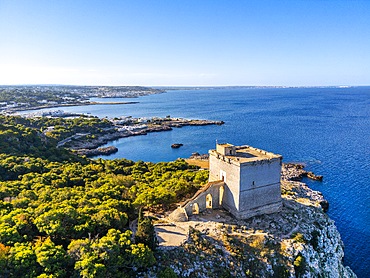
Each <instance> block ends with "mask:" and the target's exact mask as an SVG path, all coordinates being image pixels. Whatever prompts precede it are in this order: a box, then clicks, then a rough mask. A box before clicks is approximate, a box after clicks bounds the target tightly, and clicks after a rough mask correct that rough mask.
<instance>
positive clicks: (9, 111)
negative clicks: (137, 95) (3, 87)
mask: <svg viewBox="0 0 370 278" xmlns="http://www.w3.org/2000/svg"><path fill="white" fill-rule="evenodd" d="M136 103H139V101H117V102H95V101H94V102H79V103H58V104H53V105H40V106H34V107H20V108H19V109H18V108H10V109H7V110H5V111H2V113H4V112H5V113H15V112H22V111H29V110H41V109H52V108H58V107H71V106H89V105H117V104H136Z"/></svg>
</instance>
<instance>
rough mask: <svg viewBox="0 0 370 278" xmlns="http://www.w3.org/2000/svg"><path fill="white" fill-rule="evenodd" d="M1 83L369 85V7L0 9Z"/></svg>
mask: <svg viewBox="0 0 370 278" xmlns="http://www.w3.org/2000/svg"><path fill="white" fill-rule="evenodd" d="M0 84H80V85H153V86H155V85H179V86H181V85H199V86H200V85H203V86H204V85H287V86H305V85H311V86H316V85H370V1H367V0H365V1H356V0H348V1H339V0H338V1H326V0H316V1H315V0H307V1H304V0H292V1H263V0H256V1H248V0H244V1H243V0H239V1H238V0H232V1H229V0H223V1H218V0H182V1H178V0H166V1H164V0H147V1H141V0H130V1H124V0H121V1H120V0H116V1H113V0H99V1H93V0H84V1H82V0H58V1H55V0H43V1H42V0H27V1H26V0H24V1H21V0H0Z"/></svg>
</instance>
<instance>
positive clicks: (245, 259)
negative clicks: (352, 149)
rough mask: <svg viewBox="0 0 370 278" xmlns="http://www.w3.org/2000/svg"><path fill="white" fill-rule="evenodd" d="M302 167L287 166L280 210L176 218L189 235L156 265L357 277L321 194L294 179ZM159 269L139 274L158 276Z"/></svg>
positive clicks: (196, 272)
mask: <svg viewBox="0 0 370 278" xmlns="http://www.w3.org/2000/svg"><path fill="white" fill-rule="evenodd" d="M293 168H294V169H295V170H293ZM301 170H303V167H302V168H301V167H300V166H299V167H296V168H295V167H292V166H286V165H283V172H282V177H283V178H282V181H281V187H282V188H281V190H282V198H283V207H282V209H281V211H280V212H277V213H273V214H266V215H260V216H256V217H252V218H250V219H248V220H237V219H235V218H233V217H231V215H230V214H228V213H227V212H225V211H222V210H205V211H204V212H203V213H200V214H198V215H193V216H190V217H189V221H188V222H181V223H174V224H175V225H176V226H179V227H181V228H183V229H185V228H186V227H187V229H188V234H189V235H188V239H187V241H186V242H185V243H183V244H182V245H181V246H178V247H175V248H174V249H172V250H170V251H169V250H166V249H163V250H162V251H161V254H160V255H158V256H157V261H158V266H157V269H156V270H158V268H159V269H161V268H162V267H163V266H170V267H171V268H172V269H173V270H174V271H175V273H176V274H177V275H178V276H179V277H220V276H222V275H225V277H291V278H294V277H307V278H316V277H344V278H352V277H356V275H355V274H354V273H353V271H352V270H351V269H350V268H349V267H346V266H344V265H343V256H344V251H343V242H342V240H341V238H340V234H339V232H338V230H337V228H336V227H335V224H334V221H332V220H331V219H330V218H329V217H328V216H327V215H326V214H325V213H324V212H323V208H322V203H323V202H325V199H324V198H323V196H322V194H321V193H320V192H318V191H314V190H311V189H310V188H309V187H308V186H307V185H306V184H304V183H302V182H297V181H295V179H297V178H298V176H299V175H300V173H301ZM186 225H187V226H186ZM192 227H193V228H192ZM156 270H155V269H151V270H149V271H148V272H146V273H145V274H144V273H142V274H140V275H139V277H148V276H149V277H156V273H157V272H156ZM227 275H229V276H227Z"/></svg>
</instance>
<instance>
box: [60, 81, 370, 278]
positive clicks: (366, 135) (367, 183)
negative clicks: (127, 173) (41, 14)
mask: <svg viewBox="0 0 370 278" xmlns="http://www.w3.org/2000/svg"><path fill="white" fill-rule="evenodd" d="M99 100H101V99H99ZM116 100H117V101H127V100H128V99H116ZM133 100H134V101H139V103H137V104H130V105H96V106H77V107H68V108H61V109H63V110H65V111H70V112H79V113H91V114H92V115H96V116H100V117H109V118H110V117H116V116H128V115H131V116H133V117H152V116H159V117H165V116H167V115H170V116H172V117H185V118H195V119H209V120H222V121H225V124H224V125H222V126H202V127H183V128H179V129H174V130H173V131H169V132H160V133H151V134H148V135H146V136H139V137H130V138H124V139H120V140H118V141H115V142H112V143H110V144H108V145H114V146H116V147H118V149H119V151H118V153H116V154H114V155H111V156H109V157H107V158H108V159H113V158H121V157H124V158H128V159H132V160H144V161H152V162H158V161H171V160H174V159H177V158H179V157H183V158H186V157H189V156H190V155H191V153H193V152H199V153H207V152H208V150H209V149H211V148H214V147H215V143H216V140H217V141H218V142H228V143H232V144H234V145H244V144H247V145H252V146H255V147H258V148H262V149H265V150H268V151H271V152H275V153H279V154H281V155H283V157H284V161H285V162H303V163H305V164H306V165H307V166H306V169H307V170H310V171H314V172H315V173H316V174H319V175H323V176H324V180H323V182H313V181H307V182H308V183H309V186H310V187H311V188H313V189H314V190H319V191H321V192H322V193H323V194H324V196H325V198H326V199H327V200H328V201H329V203H330V209H329V212H328V214H329V216H330V217H331V218H332V219H333V220H335V222H336V226H337V227H338V230H339V232H340V234H341V236H342V239H343V242H344V245H345V259H344V262H345V264H346V265H349V266H350V267H351V268H352V269H353V270H354V272H355V273H356V274H357V275H358V277H370V146H369V143H370V87H348V88H335V87H333V88H329V87H325V88H223V89H212V90H209V89H207V90H206V89H199V90H176V91H168V92H167V93H164V94H158V95H151V96H144V97H140V98H138V99H133ZM106 101H111V99H109V100H106ZM173 143H182V144H184V146H183V147H181V148H179V149H172V148H171V147H170V146H171V144H173Z"/></svg>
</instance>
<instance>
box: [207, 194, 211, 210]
mask: <svg viewBox="0 0 370 278" xmlns="http://www.w3.org/2000/svg"><path fill="white" fill-rule="evenodd" d="M206 208H212V195H211V194H208V195H207V196H206Z"/></svg>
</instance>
